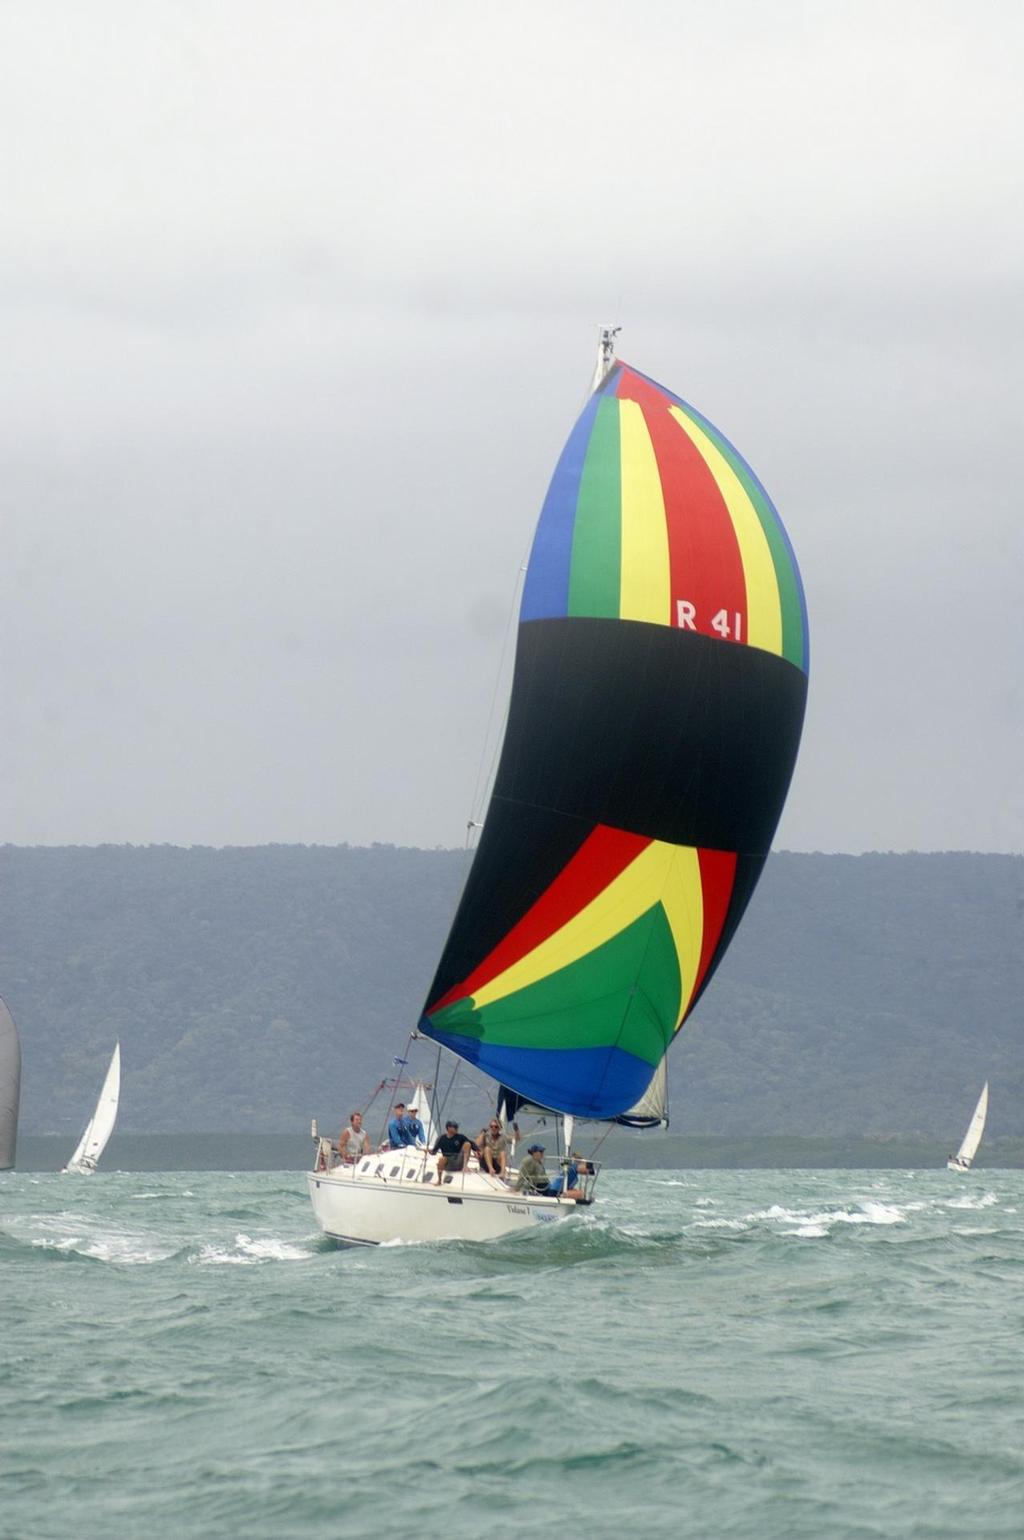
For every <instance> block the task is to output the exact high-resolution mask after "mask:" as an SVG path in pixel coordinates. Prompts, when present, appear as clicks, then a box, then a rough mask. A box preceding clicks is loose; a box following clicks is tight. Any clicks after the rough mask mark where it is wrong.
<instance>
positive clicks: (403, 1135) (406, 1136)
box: [388, 1102, 416, 1150]
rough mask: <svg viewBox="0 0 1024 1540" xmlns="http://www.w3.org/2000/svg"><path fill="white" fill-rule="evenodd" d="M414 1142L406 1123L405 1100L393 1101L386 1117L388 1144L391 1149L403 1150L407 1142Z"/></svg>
mask: <svg viewBox="0 0 1024 1540" xmlns="http://www.w3.org/2000/svg"><path fill="white" fill-rule="evenodd" d="M415 1143H416V1140H415V1139H414V1138H413V1137H412V1135H411V1134H410V1133H409V1131H408V1127H407V1125H406V1117H405V1102H395V1105H394V1109H393V1111H392V1113H391V1116H390V1117H389V1118H388V1144H389V1145H390V1147H391V1149H393V1150H404V1149H405V1146H406V1145H407V1144H415Z"/></svg>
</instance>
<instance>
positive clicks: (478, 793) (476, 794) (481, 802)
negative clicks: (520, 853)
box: [466, 549, 529, 847]
mask: <svg viewBox="0 0 1024 1540" xmlns="http://www.w3.org/2000/svg"><path fill="white" fill-rule="evenodd" d="M528 560H529V549H527V550H526V551H525V552H524V554H523V559H522V561H521V562H520V563H519V567H518V569H517V571H516V578H515V583H514V584H513V587H512V596H511V600H510V602H509V607H508V613H507V615H506V616H505V631H504V635H503V636H502V639H501V654H500V657H499V659H498V669H497V673H496V675H495V679H494V687H493V689H492V691H491V704H490V707H489V709H488V712H487V726H486V728H485V729H484V738H483V744H482V747H481V750H480V759H479V762H478V764H477V772H476V783H475V785H474V787H473V800H472V802H471V803H470V808H471V817H470V819H469V822H468V823H467V825H466V830H467V835H466V842H467V847H468V845H469V840H470V838H471V831H472V829H473V828H481V827H482V826H483V820H482V816H481V815H482V814H483V813H484V811H485V803H486V800H487V796H488V794H489V791H490V788H491V786H492V785H493V783H494V774H495V770H496V768H497V763H498V755H499V753H500V752H501V745H502V742H503V741H504V737H505V728H506V726H507V724H508V695H507V693H506V697H505V710H504V712H503V714H502V719H501V727H500V729H499V731H498V734H497V736H496V738H493V739H492V728H493V726H494V713H495V707H496V705H497V702H498V692H499V690H500V689H501V687H502V683H503V680H504V678H505V670H506V667H507V659H508V651H509V638H510V637H511V635H512V626H513V623H514V621H515V617H516V615H517V614H518V613H519V601H520V590H521V588H522V584H523V579H524V576H525V573H526V568H527V564H528ZM492 743H493V747H491V746H492ZM489 748H490V750H491V754H490V765H489V766H488V768H487V772H486V776H485V773H484V766H485V763H486V760H487V755H488V749H489Z"/></svg>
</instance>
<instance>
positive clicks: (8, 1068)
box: [0, 1000, 21, 1171]
mask: <svg viewBox="0 0 1024 1540" xmlns="http://www.w3.org/2000/svg"><path fill="white" fill-rule="evenodd" d="M20 1101H21V1043H20V1042H19V1040H18V1029H17V1027H16V1026H15V1025H14V1017H13V1016H12V1015H11V1013H10V1011H9V1010H8V1009H7V1006H6V1005H5V1004H4V1002H3V1000H0V1171H7V1170H9V1168H10V1167H11V1166H13V1165H14V1156H15V1151H16V1148H17V1144H18V1106H19V1103H20Z"/></svg>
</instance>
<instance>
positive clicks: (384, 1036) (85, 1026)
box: [0, 845, 1024, 1143]
mask: <svg viewBox="0 0 1024 1540" xmlns="http://www.w3.org/2000/svg"><path fill="white" fill-rule="evenodd" d="M464 861H465V857H464V856H463V855H462V854H461V853H457V852H451V851H422V850H406V849H393V848H391V847H388V846H375V847H373V848H371V849H350V848H348V847H345V846H341V847H305V846H275V845H271V846H259V847H254V848H248V849H226V850H213V849H206V848H193V849H187V850H183V849H177V848H174V847H171V846H149V847H137V848H136V847H131V846H101V847H98V848H88V847H67V848H58V849H48V848H34V849H23V848H17V847H11V846H8V847H6V848H5V849H3V850H2V852H0V935H2V950H0V993H3V995H4V996H5V997H6V998H7V1000H8V1003H9V1004H10V1006H11V1009H12V1011H13V1012H14V1014H15V1018H16V1020H17V1021H18V1024H19V1027H20V1030H21V1034H22V1039H23V1044H24V1057H25V1074H24V1087H23V1105H22V1129H23V1132H25V1133H29V1134H31V1133H39V1132H45V1131H61V1132H65V1131H66V1132H69V1133H70V1132H72V1131H78V1128H79V1126H80V1124H81V1123H82V1122H83V1120H84V1118H85V1116H86V1115H87V1113H88V1112H89V1111H90V1110H91V1101H92V1098H93V1097H94V1096H95V1094H96V1092H97V1091H98V1088H99V1083H100V1079H101V1077H102V1073H103V1069H104V1067H105V1064H106V1060H107V1058H108V1056H109V1053H110V1051H111V1048H112V1046H113V1042H114V1039H115V1037H117V1036H120V1038H121V1041H122V1045H123V1052H124V1061H125V1069H124V1086H125V1089H124V1098H123V1103H122V1107H123V1115H122V1124H121V1126H122V1128H123V1129H124V1130H128V1131H130V1130H135V1131H144V1130H158V1131H173V1130H175V1129H177V1128H183V1129H192V1130H213V1129H217V1128H224V1129H243V1128H245V1129H248V1130H249V1131H252V1132H277V1131H281V1132H284V1131H287V1130H289V1129H291V1128H299V1127H302V1126H304V1125H305V1123H306V1120H307V1119H308V1117H309V1115H310V1114H311V1113H318V1114H320V1115H321V1116H327V1117H329V1118H330V1120H331V1121H332V1122H333V1120H334V1118H335V1117H336V1116H337V1114H338V1112H339V1111H340V1110H341V1109H342V1108H343V1107H344V1106H346V1105H347V1104H349V1103H350V1102H351V1101H352V1100H353V1099H361V1098H362V1094H363V1093H364V1091H365V1089H366V1088H367V1087H368V1086H370V1085H372V1084H374V1083H376V1081H377V1080H379V1079H380V1078H381V1077H382V1076H383V1075H384V1074H385V1073H386V1072H387V1070H388V1068H389V1066H390V1063H391V1057H392V1055H393V1054H395V1053H397V1052H399V1051H400V1049H401V1046H402V1043H403V1041H404V1036H405V1033H406V1031H407V1030H408V1028H409V1026H410V1025H411V1024H412V1023H413V1022H414V1021H415V1019H416V1017H417V1015H418V1012H419V1008H420V1006H421V1005H422V1003H423V996H424V993H425V990H426V988H427V986H428V985H429V982H430V979H431V976H432V973H433V968H434V964H435V961H436V957H437V953H438V950H439V948H440V945H441V943H442V941H443V938H444V935H445V932H446V929H447V925H448V922H449V918H450V915H451V912H452V908H453V906H454V903H455V899H456V896H457V893H458V891H459V888H460V887H461V882H462V876H463V871H464ZM1022 941H1024V858H1021V857H1015V856H995V855H971V854H935V855H870V856H860V857H851V856H829V855H791V854H786V853H782V854H779V855H776V856H773V858H772V860H771V861H770V863H769V865H768V868H767V870H766V872H765V876H764V878H763V880H762V882H761V885H760V887H759V889H758V892H757V895H756V897H755V899H754V902H753V904H752V906H751V909H750V911H749V913H748V915H747V918H746V920H745V922H744V924H743V926H742V927H741V929H740V932H739V934H738V936H737V938H736V940H735V942H734V944H733V946H732V948H731V950H730V952H729V954H728V957H727V959H726V962H725V963H724V964H723V966H722V968H721V969H720V971H719V973H718V975H717V977H716V979H715V981H714V983H713V984H712V986H711V988H710V989H709V991H708V993H707V994H706V995H705V997H704V1000H703V1001H702V1003H701V1006H700V1008H699V1010H698V1012H697V1013H696V1015H695V1016H694V1018H693V1019H692V1020H691V1022H690V1023H688V1025H687V1027H686V1028H685V1029H684V1032H683V1033H682V1034H681V1036H680V1038H679V1040H678V1041H677V1043H676V1045H675V1047H674V1048H673V1051H672V1060H671V1063H672V1082H673V1128H674V1130H676V1131H678V1132H680V1133H691V1134H728V1135H733V1136H743V1135H757V1134H772V1135H777V1134H794V1133H804V1134H808V1135H842V1136H860V1135H879V1134H882V1135H888V1134H892V1135H899V1136H900V1137H909V1136H913V1137H917V1136H922V1137H926V1138H940V1139H941V1140H942V1141H943V1142H945V1143H948V1142H951V1141H952V1140H953V1139H954V1138H955V1137H957V1135H958V1134H959V1131H960V1130H961V1127H962V1125H964V1124H965V1123H966V1120H967V1117H968V1115H969V1113H970V1111H971V1108H972V1107H973V1104H974V1099H975V1097H976V1096H977V1092H978V1090H979V1088H980V1085H981V1082H982V1081H983V1080H984V1079H985V1078H986V1076H987V1077H988V1078H990V1079H991V1080H992V1082H993V1099H992V1114H991V1121H990V1130H991V1133H992V1135H993V1136H996V1137H998V1136H1000V1135H1003V1136H1006V1135H1011V1134H1013V1135H1020V1134H1022V1133H1024V1004H1022V1002H1024V962H1022V957H1024V948H1022Z"/></svg>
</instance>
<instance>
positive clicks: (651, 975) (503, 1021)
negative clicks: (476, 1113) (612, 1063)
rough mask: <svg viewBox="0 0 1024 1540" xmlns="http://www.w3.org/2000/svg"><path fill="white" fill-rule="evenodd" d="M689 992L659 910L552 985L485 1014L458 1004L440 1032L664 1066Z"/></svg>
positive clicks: (440, 1020)
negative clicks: (599, 1052) (593, 1051)
mask: <svg viewBox="0 0 1024 1540" xmlns="http://www.w3.org/2000/svg"><path fill="white" fill-rule="evenodd" d="M680 995H681V985H680V978H679V961H678V956H677V953H676V948H675V943H674V941H673V939H672V931H671V929H670V927H669V923H668V919H667V917H666V915H665V911H664V909H663V908H662V906H661V904H654V905H653V906H652V907H651V908H650V909H648V910H647V912H646V913H645V914H642V915H641V916H640V917H639V918H638V919H636V920H634V921H633V922H632V924H630V925H627V926H626V928H625V929H624V930H621V931H620V932H619V934H618V935H617V936H613V937H612V939H611V940H610V941H606V942H605V943H604V945H603V946H600V947H597V948H595V950H594V951H593V952H588V953H587V954H586V956H585V957H580V958H577V959H576V961H575V962H572V963H570V964H569V965H568V966H567V967H565V968H559V969H558V970H557V971H556V972H555V973H550V974H548V976H547V977H546V978H543V979H538V980H537V982H536V983H533V984H528V985H527V986H526V987H525V988H524V989H518V990H514V991H513V992H512V993H511V994H508V995H504V996H503V997H502V998H501V999H500V1000H494V1001H491V1002H490V1003H489V1004H487V1005H484V1006H481V1007H477V1006H476V1005H475V1004H474V1002H473V1000H472V999H463V1000H456V1001H454V1002H453V1003H452V1004H451V1005H448V1006H445V1008H444V1009H443V1010H440V1011H438V1012H437V1013H436V1014H435V1015H434V1016H433V1017H432V1022H433V1025H434V1027H435V1028H436V1030H437V1031H439V1032H454V1033H460V1034H461V1035H462V1036H464V1037H476V1038H480V1039H482V1040H483V1041H485V1042H487V1043H490V1044H494V1045H495V1046H500V1047H505V1048H510V1047H514V1048H608V1047H611V1046H613V1045H617V1046H618V1047H619V1048H622V1049H625V1050H626V1052H628V1053H632V1054H636V1056H637V1057H638V1058H641V1059H645V1060H646V1061H647V1063H648V1064H651V1065H652V1066H653V1065H656V1064H658V1062H659V1061H660V1059H661V1057H662V1055H663V1053H664V1052H665V1049H666V1047H667V1046H668V1044H669V1042H670V1041H671V1039H672V1034H673V1032H674V1031H675V1028H676V1026H677V1024H678V1017H679V1010H680Z"/></svg>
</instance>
